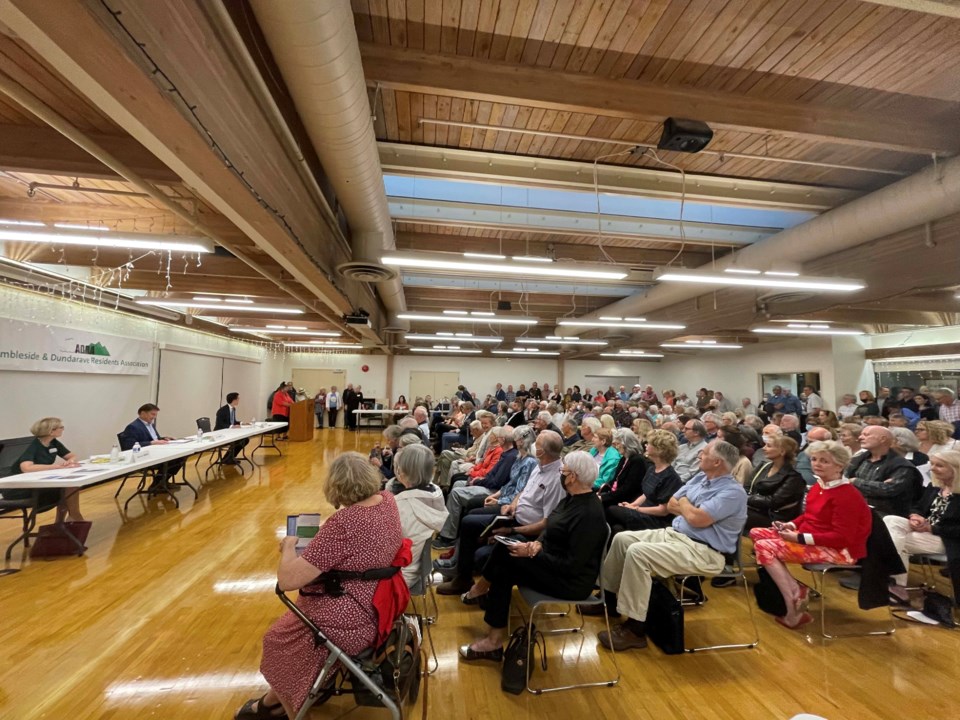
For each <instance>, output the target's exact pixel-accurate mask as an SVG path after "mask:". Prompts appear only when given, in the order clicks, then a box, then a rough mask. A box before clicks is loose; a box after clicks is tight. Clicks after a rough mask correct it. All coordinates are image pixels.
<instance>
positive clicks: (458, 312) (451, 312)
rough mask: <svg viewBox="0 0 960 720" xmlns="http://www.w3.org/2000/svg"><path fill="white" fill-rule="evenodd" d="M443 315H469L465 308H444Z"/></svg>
mask: <svg viewBox="0 0 960 720" xmlns="http://www.w3.org/2000/svg"><path fill="white" fill-rule="evenodd" d="M443 314H444V315H469V314H470V313H468V312H467V311H466V310H444V311H443Z"/></svg>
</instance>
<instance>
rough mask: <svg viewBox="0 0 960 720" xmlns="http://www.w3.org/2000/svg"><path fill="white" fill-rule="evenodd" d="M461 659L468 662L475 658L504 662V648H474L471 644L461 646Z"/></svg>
mask: <svg viewBox="0 0 960 720" xmlns="http://www.w3.org/2000/svg"><path fill="white" fill-rule="evenodd" d="M460 659H461V660H466V661H467V662H473V661H474V660H491V661H493V662H497V663H498V662H503V648H497V649H496V650H474V649H473V648H471V647H470V646H469V645H461V646H460Z"/></svg>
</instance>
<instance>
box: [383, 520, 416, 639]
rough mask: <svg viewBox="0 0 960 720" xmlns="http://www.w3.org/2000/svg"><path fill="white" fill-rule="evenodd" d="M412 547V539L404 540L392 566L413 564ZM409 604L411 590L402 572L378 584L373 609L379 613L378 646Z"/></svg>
mask: <svg viewBox="0 0 960 720" xmlns="http://www.w3.org/2000/svg"><path fill="white" fill-rule="evenodd" d="M412 547H413V543H412V542H411V541H410V538H404V539H403V542H402V543H401V544H400V549H399V550H397V554H396V555H395V556H394V558H393V562H391V563H390V565H391V566H393V567H406V566H407V565H409V564H410V563H411V562H413V552H412V550H411V548H412ZM409 602H410V590H409V589H408V588H407V583H406V581H405V580H404V579H403V573H402V572H398V573H396V574H395V575H394V576H393V577H390V578H388V579H386V580H381V581H380V582H378V583H377V589H376V591H375V592H374V593H373V607H374V608H375V609H376V611H377V646H379V645H381V644H383V642H384V641H385V640H386V639H387V636H388V635H389V634H390V629H391V628H392V627H393V621H394V620H396V619H397V616H399V615H400V613H402V612H403V611H404V610H406V609H407V605H408V604H409Z"/></svg>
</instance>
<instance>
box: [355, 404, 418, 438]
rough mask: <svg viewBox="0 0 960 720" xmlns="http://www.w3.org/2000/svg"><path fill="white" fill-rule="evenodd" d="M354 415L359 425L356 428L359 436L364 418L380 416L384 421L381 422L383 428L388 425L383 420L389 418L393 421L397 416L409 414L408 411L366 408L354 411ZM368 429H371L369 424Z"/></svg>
mask: <svg viewBox="0 0 960 720" xmlns="http://www.w3.org/2000/svg"><path fill="white" fill-rule="evenodd" d="M353 414H354V416H355V417H356V419H357V424H356V428H355V429H356V431H357V434H359V433H360V422H361V421H362V420H363V418H364V416H367V417H377V416H378V415H379V416H380V418H381V421H382V422H381V427H386V425H387V423H386V422H385V421H383V418H387V417H389V418H391V419H392V418H393V416H395V415H406V414H407V411H406V410H393V409H391V408H376V409H374V408H368V409H367V408H365V409H362V410H354V411H353ZM366 427H367V428H368V429H369V428H370V424H369V423H368V424H367V426H366Z"/></svg>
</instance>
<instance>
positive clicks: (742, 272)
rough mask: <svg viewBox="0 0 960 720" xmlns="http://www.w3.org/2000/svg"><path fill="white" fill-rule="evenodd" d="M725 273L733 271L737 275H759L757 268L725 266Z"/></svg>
mask: <svg viewBox="0 0 960 720" xmlns="http://www.w3.org/2000/svg"><path fill="white" fill-rule="evenodd" d="M724 272H725V273H734V274H737V275H759V274H760V271H759V270H747V269H746V268H725V269H724Z"/></svg>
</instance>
